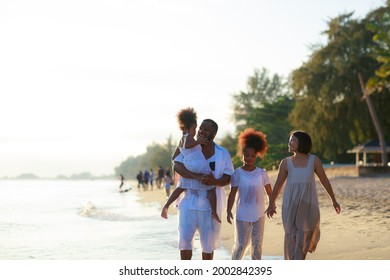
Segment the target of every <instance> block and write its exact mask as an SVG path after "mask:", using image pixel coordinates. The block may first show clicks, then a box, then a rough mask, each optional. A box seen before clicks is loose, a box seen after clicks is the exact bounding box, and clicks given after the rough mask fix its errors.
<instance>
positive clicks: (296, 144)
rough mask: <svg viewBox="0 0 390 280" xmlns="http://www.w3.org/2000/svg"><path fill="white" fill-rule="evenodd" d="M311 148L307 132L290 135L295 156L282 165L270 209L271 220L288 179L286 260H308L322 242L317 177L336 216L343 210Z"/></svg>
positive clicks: (284, 210) (284, 208) (284, 205)
mask: <svg viewBox="0 0 390 280" xmlns="http://www.w3.org/2000/svg"><path fill="white" fill-rule="evenodd" d="M311 147H312V142H311V138H310V135H309V134H307V133H306V132H303V131H299V130H298V131H294V132H293V133H292V134H291V135H290V139H289V141H288V151H289V152H290V153H292V154H293V155H292V156H290V157H287V158H285V159H283V160H282V162H281V163H280V165H279V172H278V177H277V179H276V182H275V186H274V189H273V191H272V195H271V198H270V201H269V206H268V208H267V210H266V213H267V216H268V217H271V218H272V217H273V215H274V214H276V205H275V201H276V198H277V197H278V195H279V193H280V192H281V190H282V187H283V185H284V183H285V181H286V179H287V183H286V188H285V190H284V195H283V202H282V221H283V227H284V232H285V236H284V258H285V259H286V260H304V259H306V255H307V253H308V252H309V253H312V252H314V251H315V249H316V247H317V244H318V242H319V240H320V208H319V205H318V195H317V190H316V184H315V178H314V174H317V176H318V178H319V179H320V182H321V184H322V185H323V187H324V188H325V190H326V191H327V193H328V194H329V196H330V198H331V200H332V203H333V207H334V209H335V210H336V213H337V214H339V213H340V211H341V208H340V205H339V204H338V202H337V201H336V198H335V195H334V193H333V189H332V186H331V184H330V182H329V179H328V177H327V176H326V174H325V171H324V168H323V166H322V163H321V160H320V159H319V158H318V157H317V156H315V155H312V154H310V151H311Z"/></svg>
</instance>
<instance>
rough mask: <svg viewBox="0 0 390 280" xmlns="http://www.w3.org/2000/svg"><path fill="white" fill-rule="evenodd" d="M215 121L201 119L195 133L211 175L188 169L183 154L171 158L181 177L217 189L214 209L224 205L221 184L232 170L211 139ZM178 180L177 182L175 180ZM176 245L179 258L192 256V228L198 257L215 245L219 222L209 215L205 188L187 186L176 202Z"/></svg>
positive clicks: (207, 254)
mask: <svg viewBox="0 0 390 280" xmlns="http://www.w3.org/2000/svg"><path fill="white" fill-rule="evenodd" d="M217 131H218V125H217V123H216V122H214V121H213V120H211V119H206V120H204V121H203V122H202V124H201V126H200V127H199V130H198V135H199V136H201V137H203V138H205V139H206V140H208V141H206V144H203V145H202V152H203V154H204V156H205V157H206V159H207V161H208V162H209V165H210V168H211V170H212V173H213V174H212V175H211V174H210V175H203V174H196V173H193V172H190V171H188V170H187V169H186V168H185V166H184V164H183V157H182V155H181V154H179V155H178V156H177V157H176V158H175V159H174V170H175V171H176V172H177V173H178V174H179V175H180V176H182V177H185V178H189V179H193V180H196V181H198V182H199V183H201V184H204V185H212V186H215V187H216V188H217V189H216V193H217V213H218V216H219V217H221V213H222V212H223V211H224V210H225V209H226V194H225V188H224V187H225V186H226V185H228V184H229V183H230V177H231V174H233V164H232V160H231V157H230V154H229V152H228V151H227V150H226V149H225V148H223V147H221V146H218V145H217V144H215V143H214V138H215V136H216V134H217ZM179 184H180V183H179ZM179 211H180V212H179V249H180V257H181V259H182V260H190V259H191V258H192V244H193V239H194V235H195V232H196V231H197V230H198V231H199V236H200V242H201V245H202V259H203V260H212V259H213V257H214V250H215V249H216V248H217V247H218V246H219V242H220V231H221V224H220V223H218V222H216V221H215V220H214V219H212V218H211V208H210V203H209V200H208V198H207V190H204V191H203V190H192V189H188V190H186V192H185V196H184V198H183V199H182V200H181V202H180V206H179Z"/></svg>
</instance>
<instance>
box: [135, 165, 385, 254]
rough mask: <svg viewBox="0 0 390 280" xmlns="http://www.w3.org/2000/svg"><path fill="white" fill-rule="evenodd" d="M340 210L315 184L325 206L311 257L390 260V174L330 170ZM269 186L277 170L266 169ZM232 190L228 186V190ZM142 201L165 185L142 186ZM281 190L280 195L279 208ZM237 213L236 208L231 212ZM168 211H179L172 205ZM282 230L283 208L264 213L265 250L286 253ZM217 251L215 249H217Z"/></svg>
mask: <svg viewBox="0 0 390 280" xmlns="http://www.w3.org/2000/svg"><path fill="white" fill-rule="evenodd" d="M326 172H327V174H328V177H329V179H330V181H331V184H332V187H333V190H334V192H335V195H336V198H337V200H338V202H339V204H340V205H341V213H340V214H339V215H337V214H336V212H335V211H334V209H333V207H332V203H331V200H330V198H329V197H328V195H327V193H326V191H325V189H324V188H323V187H322V185H321V183H320V182H319V181H317V190H318V196H319V203H320V210H321V239H320V242H319V244H318V246H317V249H316V251H315V252H314V253H311V254H310V253H309V254H308V256H307V259H308V260H390V234H389V233H390V177H376V178H359V177H357V176H356V174H354V172H349V171H348V172H347V171H345V170H343V171H342V172H340V171H338V170H336V169H334V170H327V171H326ZM268 175H269V177H270V181H271V186H272V187H273V184H274V182H275V180H276V172H275V171H271V172H268ZM228 193H229V190H227V194H228ZM138 194H139V196H140V199H141V201H142V202H160V203H161V205H163V204H164V202H165V201H166V197H165V190H163V189H156V188H155V189H154V190H153V191H140V192H138ZM282 197H283V192H282V193H281V194H280V195H279V197H278V199H277V202H276V204H277V209H279V210H280V209H281V202H282ZM233 213H234V212H233ZM169 215H176V210H175V209H174V207H171V208H170V211H169ZM221 238H222V245H223V247H225V248H227V249H231V248H232V247H233V245H234V229H233V226H232V225H230V224H228V223H227V222H226V213H223V215H222V232H221ZM283 239H284V231H283V225H282V220H281V216H280V213H279V212H278V213H277V215H276V216H274V218H273V219H268V218H266V224H265V236H264V241H263V254H264V255H267V256H283ZM216 253H217V252H216Z"/></svg>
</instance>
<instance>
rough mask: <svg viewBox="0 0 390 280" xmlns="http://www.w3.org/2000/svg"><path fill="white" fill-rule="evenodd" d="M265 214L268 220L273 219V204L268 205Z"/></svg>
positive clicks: (274, 208) (274, 212)
mask: <svg viewBox="0 0 390 280" xmlns="http://www.w3.org/2000/svg"><path fill="white" fill-rule="evenodd" d="M264 213H266V214H267V217H268V218H273V217H274V214H276V206H275V204H270V205H269V206H268V208H267V210H265V212H264Z"/></svg>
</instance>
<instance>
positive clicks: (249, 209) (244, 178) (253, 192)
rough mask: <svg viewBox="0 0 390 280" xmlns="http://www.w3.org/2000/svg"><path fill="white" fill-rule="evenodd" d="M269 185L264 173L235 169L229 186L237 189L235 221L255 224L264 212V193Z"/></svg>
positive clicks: (257, 170) (262, 171) (259, 170)
mask: <svg viewBox="0 0 390 280" xmlns="http://www.w3.org/2000/svg"><path fill="white" fill-rule="evenodd" d="M268 184H269V178H268V175H267V173H266V171H265V170H264V169H262V168H259V167H256V169H254V170H253V171H245V170H244V169H242V168H241V167H240V168H237V169H236V170H235V171H234V173H233V175H232V181H231V186H232V187H237V188H238V198H237V207H236V208H237V211H236V219H237V220H240V221H244V222H256V221H257V220H258V219H259V218H260V217H262V216H264V212H265V197H266V191H265V188H264V186H265V185H268Z"/></svg>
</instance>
